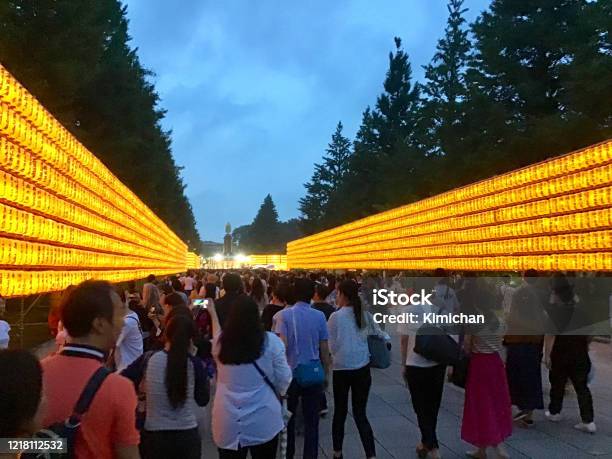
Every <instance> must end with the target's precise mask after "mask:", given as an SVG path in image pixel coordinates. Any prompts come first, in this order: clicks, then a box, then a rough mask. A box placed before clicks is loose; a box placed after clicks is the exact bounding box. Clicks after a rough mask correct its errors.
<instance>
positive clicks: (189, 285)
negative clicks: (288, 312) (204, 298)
mask: <svg viewBox="0 0 612 459" xmlns="http://www.w3.org/2000/svg"><path fill="white" fill-rule="evenodd" d="M195 283H196V281H195V279H194V278H193V277H186V278H185V279H184V280H183V288H184V289H185V290H193V289H194V288H195Z"/></svg>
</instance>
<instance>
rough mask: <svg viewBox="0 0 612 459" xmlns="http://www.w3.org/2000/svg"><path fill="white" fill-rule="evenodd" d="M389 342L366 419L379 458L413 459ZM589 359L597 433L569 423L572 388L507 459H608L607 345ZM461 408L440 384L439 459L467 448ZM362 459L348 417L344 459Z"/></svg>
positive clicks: (512, 444) (325, 437) (211, 453)
mask: <svg viewBox="0 0 612 459" xmlns="http://www.w3.org/2000/svg"><path fill="white" fill-rule="evenodd" d="M394 344H395V346H394V349H393V360H394V362H393V365H392V366H391V367H390V368H388V369H386V370H373V384H372V392H371V394H370V400H369V404H368V417H369V418H370V422H371V423H372V428H373V429H374V434H375V437H376V448H377V457H378V458H379V459H388V458H401V459H406V458H413V457H415V453H414V448H415V446H416V444H417V443H418V441H419V438H420V434H419V431H418V427H417V424H416V418H415V415H414V413H413V411H412V406H411V404H410V394H409V393H408V390H407V389H406V387H405V386H404V384H403V382H402V379H401V376H400V362H399V360H400V359H399V352H398V351H397V349H398V344H397V342H396V343H394ZM591 358H592V360H593V363H594V365H595V368H596V373H595V377H594V381H593V384H592V386H591V390H592V392H593V399H594V405H595V422H596V424H597V427H598V429H599V432H598V433H597V434H595V435H589V434H586V433H582V432H578V431H576V430H575V429H574V428H573V426H574V424H576V423H577V422H579V414H578V405H577V402H576V395H575V393H574V391H573V389H571V388H569V389H568V390H567V394H566V398H565V403H564V407H563V414H564V416H565V419H564V420H563V421H562V422H560V423H558V424H556V423H551V422H549V421H547V420H545V419H544V414H543V412H538V413H537V414H536V416H535V425H534V426H533V427H531V428H529V429H522V428H519V427H516V428H515V429H514V432H513V434H512V437H510V439H509V440H508V442H507V449H508V452H509V453H510V455H511V457H512V458H536V459H547V458H554V459H582V458H591V459H592V458H598V459H599V458H611V459H612V345H610V344H603V343H593V344H592V349H591ZM542 376H543V381H544V384H545V389H544V390H545V395H544V401H545V404H546V403H548V388H549V385H548V372H547V371H543V373H542ZM331 398H332V397H331V395H330V394H328V400H330V414H329V415H328V416H327V418H326V419H322V420H321V425H320V429H319V430H320V448H321V449H320V455H319V457H320V458H328V457H332V439H331V416H332V412H333V404H332V403H331ZM462 410H463V390H462V389H459V388H456V387H455V386H453V385H451V384H446V385H445V387H444V398H443V401H442V408H441V409H440V416H439V420H438V437H439V440H440V443H441V453H442V457H443V458H444V459H449V458H459V457H465V451H467V450H468V449H470V446H469V445H468V444H467V443H464V442H463V441H462V440H461V438H460V429H461V414H462ZM207 411H208V410H207ZM206 416H208V414H207V415H206ZM204 424H205V427H204V430H205V432H204V438H205V440H204V448H203V456H202V457H203V458H206V459H208V458H216V457H218V456H217V452H216V449H215V446H214V444H213V443H212V439H211V438H210V428H209V427H208V426H207V423H206V422H205V423H204ZM298 441H299V443H298V448H297V452H298V453H300V454H301V451H302V450H301V446H302V443H301V438H298ZM298 457H299V456H298ZM363 457H364V453H363V449H362V447H361V442H360V441H359V435H358V434H357V429H356V427H355V423H354V422H353V419H352V418H351V417H350V416H349V418H348V419H347V425H346V437H345V441H344V458H345V459H362V458H363ZM491 457H492V455H491Z"/></svg>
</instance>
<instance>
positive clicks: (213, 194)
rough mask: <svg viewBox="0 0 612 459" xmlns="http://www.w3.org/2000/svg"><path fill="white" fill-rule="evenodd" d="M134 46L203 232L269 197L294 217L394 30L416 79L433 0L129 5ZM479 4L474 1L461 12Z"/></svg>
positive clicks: (375, 81) (369, 88)
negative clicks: (158, 98)
mask: <svg viewBox="0 0 612 459" xmlns="http://www.w3.org/2000/svg"><path fill="white" fill-rule="evenodd" d="M126 3H127V6H128V17H129V19H130V34H131V36H132V37H133V44H134V45H135V46H137V47H138V48H139V56H140V59H141V61H142V63H143V64H144V65H145V66H146V67H148V68H150V69H152V70H153V71H154V72H155V73H156V77H155V79H154V81H155V84H156V88H157V90H158V92H159V94H160V96H161V98H162V102H161V104H162V106H163V107H164V108H165V109H167V116H166V119H165V121H164V126H165V127H166V128H168V129H172V131H173V136H172V137H173V152H174V156H175V159H176V161H177V163H179V164H180V165H183V166H185V169H184V170H183V177H184V180H185V182H186V184H187V189H186V192H187V195H188V196H189V198H190V200H191V203H192V206H193V208H194V212H195V215H196V219H197V221H198V228H199V230H200V232H201V234H202V237H203V238H204V239H213V240H221V238H222V236H223V234H224V225H225V223H226V222H227V221H229V222H231V223H232V226H233V227H236V226H239V225H242V224H246V223H250V221H251V220H252V219H253V217H254V216H255V213H256V212H257V210H258V208H259V206H260V204H261V202H262V200H263V198H264V197H265V195H266V194H267V193H268V192H270V193H272V197H273V199H274V201H275V202H276V204H277V207H278V210H279V214H280V217H281V218H282V219H287V218H291V217H295V216H297V215H298V211H297V205H298V199H299V197H300V196H302V195H303V183H304V182H306V181H307V180H308V179H309V178H310V175H311V173H312V170H313V164H314V163H315V162H317V161H319V160H320V158H321V155H322V154H323V153H324V150H325V147H326V146H327V143H328V142H329V139H330V136H331V134H332V132H333V130H334V128H335V125H336V123H337V122H338V121H339V120H342V121H343V123H344V125H345V127H346V134H347V135H349V136H350V137H352V136H354V134H355V132H356V131H357V129H358V127H359V123H360V121H361V113H362V111H363V110H364V109H365V107H366V106H367V105H373V104H374V103H375V101H376V96H377V95H378V94H379V93H380V92H381V90H382V82H383V80H384V76H385V72H386V69H387V66H388V53H389V51H391V50H392V49H393V47H394V44H393V37H394V36H400V37H402V39H403V43H404V47H405V49H406V50H407V51H408V53H409V54H410V57H411V61H412V63H413V70H414V74H415V77H416V78H421V77H422V70H421V68H420V66H421V65H423V64H426V63H427V62H428V61H429V59H430V58H431V55H432V54H433V52H434V50H435V45H436V41H437V39H438V38H439V37H440V36H441V34H442V32H443V29H444V23H445V21H446V14H447V12H446V2H445V1H444V0H432V1H428V2H424V1H422V0H409V1H399V0H398V1H393V2H391V1H387V2H372V1H370V0H339V1H335V2H330V1H323V0H313V1H309V2H278V1H272V0H258V1H245V0H227V1H224V2H204V1H201V0H181V1H180V2H168V1H167V0H129V1H127V2H126ZM488 3H489V2H488V0H473V1H468V2H466V6H468V7H469V8H471V9H473V10H474V11H472V12H471V13H470V14H469V15H468V16H469V17H474V16H475V14H476V13H477V12H478V11H480V10H482V9H484V8H485V7H486V6H487V4H488Z"/></svg>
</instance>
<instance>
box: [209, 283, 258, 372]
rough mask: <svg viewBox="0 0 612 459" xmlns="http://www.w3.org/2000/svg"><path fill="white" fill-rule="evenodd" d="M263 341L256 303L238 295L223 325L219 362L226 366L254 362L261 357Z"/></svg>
mask: <svg viewBox="0 0 612 459" xmlns="http://www.w3.org/2000/svg"><path fill="white" fill-rule="evenodd" d="M264 339H265V331H264V329H263V326H262V324H261V319H260V317H259V308H258V307H257V303H255V302H254V301H253V300H252V299H251V298H249V297H248V296H246V295H240V296H239V297H238V298H236V300H235V301H234V303H233V305H232V307H231V308H230V313H229V315H228V317H227V320H226V322H225V324H224V325H223V333H221V336H220V338H219V343H220V345H221V349H220V350H219V360H220V361H221V362H222V363H224V364H226V365H238V364H241V363H251V362H254V361H255V360H257V359H258V358H259V356H261V353H262V351H263V344H264Z"/></svg>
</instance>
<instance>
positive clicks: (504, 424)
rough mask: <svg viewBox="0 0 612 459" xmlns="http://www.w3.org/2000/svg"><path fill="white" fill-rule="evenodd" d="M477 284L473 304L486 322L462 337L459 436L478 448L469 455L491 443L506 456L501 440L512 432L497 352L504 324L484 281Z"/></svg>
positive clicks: (480, 453)
mask: <svg viewBox="0 0 612 459" xmlns="http://www.w3.org/2000/svg"><path fill="white" fill-rule="evenodd" d="M477 288H478V289H479V290H480V292H479V295H478V298H480V304H479V305H475V306H476V307H477V309H478V312H480V313H482V314H483V315H484V316H485V325H484V327H482V328H481V329H480V330H471V331H470V333H471V334H469V335H466V336H465V340H464V347H465V350H466V351H467V352H468V353H469V354H470V366H469V370H468V376H467V383H466V386H465V403H464V406H463V421H462V424H461V438H462V439H463V440H465V441H467V442H468V443H470V444H472V445H474V446H476V448H477V449H475V450H473V451H469V452H467V453H466V454H467V455H468V456H469V457H474V458H486V457H487V456H486V449H487V447H494V448H495V450H496V453H497V456H498V457H500V458H507V457H509V456H508V453H507V452H506V451H505V449H504V447H503V442H504V440H505V439H506V438H508V437H509V436H510V435H511V434H512V408H511V402H510V392H509V390H508V381H507V380H506V371H505V368H504V363H503V361H502V358H501V356H500V352H501V349H502V340H503V336H504V331H505V330H504V328H505V327H504V326H503V324H502V323H501V321H500V320H499V319H498V318H497V316H496V315H495V312H494V311H493V310H492V304H493V298H494V297H493V295H487V294H486V293H487V288H486V285H485V284H484V282H482V283H481V282H480V281H477Z"/></svg>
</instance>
